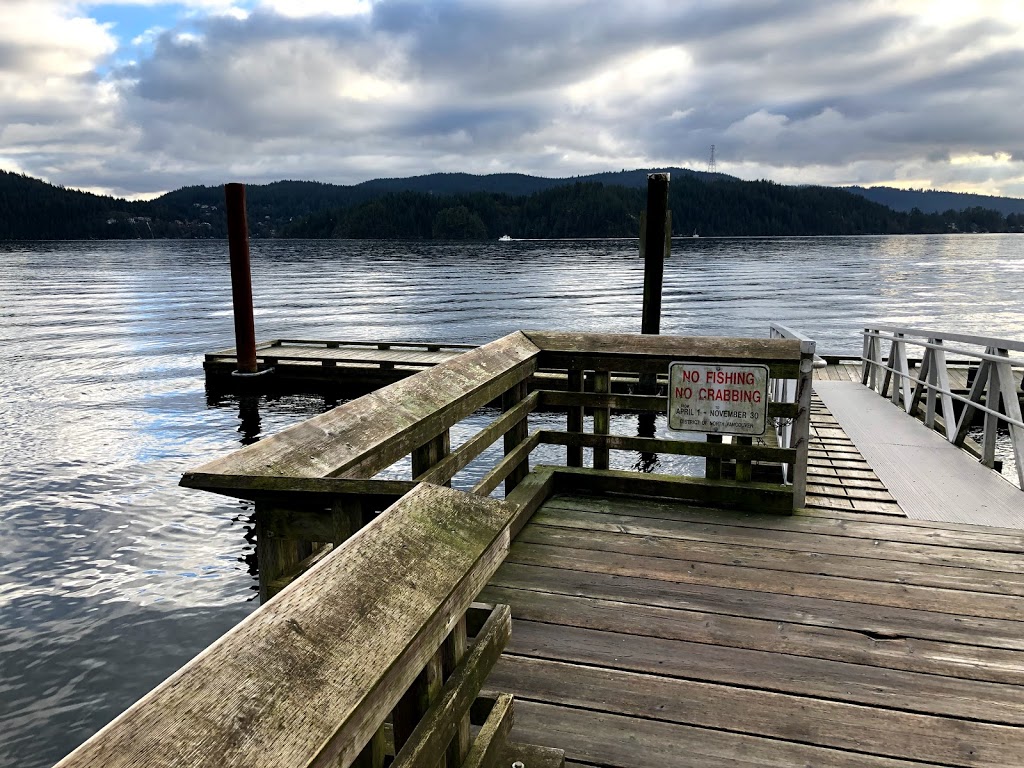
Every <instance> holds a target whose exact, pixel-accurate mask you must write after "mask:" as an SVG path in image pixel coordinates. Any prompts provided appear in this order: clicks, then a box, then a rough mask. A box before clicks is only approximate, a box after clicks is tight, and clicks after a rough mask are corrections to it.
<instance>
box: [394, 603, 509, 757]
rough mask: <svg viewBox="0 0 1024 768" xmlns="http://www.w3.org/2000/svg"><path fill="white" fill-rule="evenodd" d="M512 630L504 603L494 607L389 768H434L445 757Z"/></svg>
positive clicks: (507, 608) (507, 609)
mask: <svg viewBox="0 0 1024 768" xmlns="http://www.w3.org/2000/svg"><path fill="white" fill-rule="evenodd" d="M511 632H512V612H511V610H510V609H509V607H508V606H507V605H498V606H496V607H495V609H494V611H493V613H492V614H491V616H490V618H488V619H487V621H486V623H485V624H484V626H483V628H482V629H481V631H480V634H479V635H478V636H477V640H476V642H475V643H474V644H473V649H472V650H471V651H470V652H469V653H468V654H467V655H466V656H465V657H464V658H463V661H462V663H461V664H460V665H459V666H458V667H457V668H456V669H455V672H454V674H453V675H452V677H451V678H449V679H448V681H447V682H446V683H445V685H444V688H443V689H442V691H441V692H440V694H439V696H438V697H437V700H436V701H435V702H434V703H433V704H432V705H431V707H430V709H429V710H428V711H427V712H426V714H425V715H424V717H423V718H422V719H421V720H420V722H419V724H418V725H417V726H416V728H415V730H414V731H413V732H412V734H411V735H410V737H409V739H408V741H407V742H406V743H405V745H404V746H403V747H402V748H401V749H400V750H399V751H398V754H397V755H396V756H395V761H394V762H393V763H392V768H435V766H437V764H438V762H439V761H441V760H442V759H444V758H445V756H446V751H447V746H448V742H449V741H451V740H452V738H454V737H455V736H456V734H457V731H458V725H459V723H460V722H461V721H462V719H463V718H464V717H468V715H469V709H470V706H471V705H472V703H473V701H474V700H475V699H476V697H477V694H478V693H480V689H481V688H482V687H483V685H484V681H485V680H486V679H487V674H488V673H489V672H490V671H491V669H492V668H493V667H494V664H495V662H497V660H498V657H499V656H501V651H502V649H503V648H504V647H505V644H506V643H507V642H508V638H509V636H510V635H511ZM467 723H468V721H467ZM470 749H471V748H470ZM468 751H469V750H467V752H468ZM451 768H456V766H452V767H451Z"/></svg>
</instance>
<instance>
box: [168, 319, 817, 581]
mask: <svg viewBox="0 0 1024 768" xmlns="http://www.w3.org/2000/svg"><path fill="white" fill-rule="evenodd" d="M812 354H813V344H810V346H808V343H807V342H799V341H792V340H769V339H727V338H704V337H694V338H677V337H670V336H636V335H607V334H570V333H550V332H525V333H524V332H516V333H513V334H511V335H509V336H506V337H504V338H502V339H499V340H497V341H494V342H491V343H490V344H487V345H485V346H483V347H479V348H477V349H473V350H470V351H467V352H465V353H463V354H461V355H459V356H458V357H455V358H453V359H451V360H449V361H447V362H445V363H442V364H440V365H438V366H436V367H434V368H430V369H428V370H426V371H423V372H421V373H419V374H417V375H416V376H414V377H411V378H408V379H405V380H402V381H400V382H397V383H395V384H392V385H390V386H388V387H385V388H383V389H380V390H377V391H375V392H372V393H370V394H368V395H366V396H364V397H361V398H359V399H357V400H353V401H351V402H349V403H347V404H345V405H343V406H340V407H338V408H335V409H334V410H332V411H330V412H328V413H325V414H321V415H320V416H317V417H314V418H312V419H309V420H308V421H306V422H303V423H302V424H298V425H296V426H294V427H291V428H290V429H287V430H285V431H283V432H281V433H280V434H279V435H276V436H273V437H270V438H268V439H266V440H263V441H261V442H259V443H257V444H255V445H252V446H249V447H247V448H244V449H242V450H240V451H238V452H236V453H234V454H232V455H230V456H227V457H225V458H223V459H219V460H217V461H214V462H211V463H209V464H207V465H205V466H203V467H200V468H198V469H196V470H194V471H192V472H189V473H187V474H186V475H185V476H184V478H183V479H182V484H183V485H186V486H190V487H196V488H203V489H206V490H210V491H216V492H219V493H225V494H229V495H233V496H237V497H240V498H246V499H251V500H253V501H255V503H256V513H255V525H256V539H257V546H258V549H257V560H258V568H259V583H260V592H261V597H262V598H263V599H267V598H269V597H271V596H272V595H273V594H275V593H276V592H277V591H278V590H279V589H281V588H282V587H283V586H284V585H286V584H287V583H288V581H289V580H290V579H291V578H293V577H294V575H295V574H297V573H301V572H303V571H304V570H306V569H308V568H309V567H312V566H313V565H315V564H316V562H317V561H318V560H319V559H320V558H322V557H323V556H324V553H325V552H326V551H329V549H330V547H331V546H333V545H337V544H338V543H340V542H342V541H344V540H345V539H346V538H347V537H348V536H350V535H351V534H352V533H353V532H354V531H356V530H358V529H359V528H360V527H361V526H362V525H365V524H366V523H367V522H368V521H369V520H371V519H373V518H374V516H375V515H376V514H377V513H378V512H379V510H382V509H383V508H384V507H386V506H387V505H388V504H390V503H391V502H393V501H394V500H395V499H397V498H398V497H400V496H401V495H402V494H403V493H405V492H407V491H408V490H409V489H410V488H411V487H412V486H413V485H414V483H416V482H429V483H434V484H450V483H451V482H452V480H453V478H457V477H458V476H459V473H460V472H462V471H463V470H464V469H465V468H466V467H467V466H468V465H469V464H470V463H471V462H473V461H474V460H476V459H477V458H478V457H480V455H481V454H482V453H483V452H484V451H485V450H486V449H487V448H488V447H490V446H491V445H492V444H494V443H495V442H496V441H497V440H499V439H502V440H503V443H504V455H503V457H502V458H501V459H500V460H499V461H497V462H496V463H495V464H494V466H492V467H490V468H489V470H488V471H487V472H486V473H485V474H484V475H483V477H482V478H480V479H479V480H478V481H476V482H475V483H474V484H473V486H472V488H471V489H470V492H471V493H473V494H476V495H482V496H487V495H489V494H491V493H492V492H493V491H494V490H495V489H496V488H498V486H499V485H501V484H502V483H503V482H504V484H505V488H504V490H505V495H506V497H507V498H509V499H510V500H511V501H512V502H513V503H515V504H517V505H518V506H519V507H520V509H521V513H520V515H519V517H517V519H516V520H515V521H514V522H513V531H514V532H515V531H517V530H518V529H519V527H521V525H522V524H523V522H524V521H525V520H526V519H527V518H528V517H529V515H530V514H532V512H533V511H534V510H535V509H536V508H537V506H539V504H540V503H541V502H542V501H543V498H544V496H545V494H548V493H550V492H552V489H553V488H555V487H556V485H560V486H563V487H564V486H579V485H581V484H586V485H587V486H588V487H592V488H594V489H595V490H628V491H631V492H634V493H653V494H658V495H664V496H675V497H677V498H683V499H688V500H691V501H694V502H696V503H701V504H708V505H715V504H718V505H733V506H737V505H747V506H750V507H756V508H761V509H765V510H772V511H776V512H788V511H790V510H792V508H793V506H794V505H796V506H801V505H802V504H803V493H804V475H805V466H806V455H807V440H806V435H807V431H808V424H809V396H810V387H809V384H810V365H811V355H812ZM675 360H691V361H695V362H702V363H713V362H719V363H737V362H746V363H754V362H756V363H764V364H766V365H768V366H769V369H770V373H771V375H772V376H773V377H775V378H781V379H793V380H801V381H804V382H806V385H807V386H804V387H801V388H800V389H799V391H798V392H797V393H796V397H794V399H793V400H790V401H788V402H772V403H771V404H770V405H769V408H768V415H769V417H770V418H774V419H783V420H788V421H790V422H792V423H793V424H794V425H795V427H794V428H795V429H796V432H795V433H794V435H795V436H794V437H793V438H792V439H791V442H790V443H788V444H787V445H786V446H784V447H777V446H775V445H772V444H764V445H752V444H751V441H750V439H749V438H748V439H747V440H743V439H736V440H735V441H733V442H732V443H723V442H721V438H720V437H719V439H718V442H716V441H715V440H714V439H713V437H712V438H710V439H708V440H707V441H705V440H697V439H692V438H686V437H685V436H683V437H679V438H674V439H658V438H654V437H644V436H626V435H613V434H610V432H611V430H610V425H611V414H612V412H614V411H629V412H634V413H637V412H639V413H645V412H646V413H664V412H665V411H666V408H667V398H666V397H665V396H663V395H629V394H613V393H612V392H611V387H610V382H611V380H612V378H613V377H632V379H633V380H636V377H638V376H640V375H650V374H658V373H662V374H663V373H665V372H666V371H667V370H668V365H669V363H670V362H673V361H675ZM541 368H543V369H544V370H545V371H562V372H564V373H563V376H562V379H561V380H562V381H567V382H568V389H567V391H561V390H559V391H556V390H537V391H534V392H531V393H529V394H527V382H528V380H529V379H530V377H531V376H533V374H535V373H536V372H537V371H538V370H539V369H541ZM803 368H806V370H803ZM551 380H552V379H550V378H549V379H538V380H537V381H551ZM494 403H500V405H501V409H502V410H501V412H500V414H499V415H496V416H495V417H493V420H492V421H491V422H490V423H489V424H487V426H485V427H484V428H483V429H481V430H480V431H479V432H478V433H477V434H476V435H474V436H473V437H471V438H470V439H468V440H466V441H465V442H464V443H463V444H462V445H461V446H459V447H458V448H457V449H456V450H451V445H450V438H449V433H450V430H451V428H452V427H453V426H455V425H456V424H458V423H459V422H461V421H463V420H464V419H466V417H468V416H469V415H470V414H473V413H476V412H478V411H480V409H482V408H483V407H484V406H487V405H488V404H494ZM538 408H544V409H546V410H551V409H564V410H565V412H566V422H567V423H566V430H565V431H558V430H550V429H545V430H535V431H533V432H531V431H530V429H529V423H528V416H529V414H530V413H531V412H533V411H534V410H536V409H538ZM586 411H589V412H590V413H592V414H593V432H592V433H585V432H584V431H583V425H584V414H585V412H586ZM489 412H490V413H494V412H493V411H489ZM772 442H774V441H772ZM542 444H548V445H564V446H566V466H565V467H546V468H541V470H540V471H537V472H534V473H530V465H529V462H530V455H531V453H532V452H533V451H534V450H535V449H536V448H537V446H539V445H542ZM585 448H589V449H591V451H592V455H593V470H587V471H586V472H584V471H582V464H583V455H584V449H585ZM612 451H639V452H644V453H649V454H674V455H689V456H701V457H704V458H705V460H706V466H707V472H706V474H707V477H706V478H691V477H678V476H666V475H654V474H640V473H637V472H624V471H615V470H611V469H610V466H611V461H610V455H611V452H612ZM402 460H407V461H408V462H409V464H410V465H411V469H410V470H409V477H408V479H407V480H394V479H381V478H380V477H379V476H378V475H379V473H381V471H382V470H385V469H388V468H389V467H392V465H394V464H395V463H396V462H399V461H402ZM755 462H760V463H762V466H763V465H765V464H766V463H770V464H774V466H776V467H778V466H779V465H786V466H795V467H796V468H797V469H796V471H794V472H793V482H792V485H789V486H786V485H784V484H783V483H782V474H781V470H779V471H778V473H777V475H776V477H775V482H764V479H765V478H764V477H763V476H761V477H758V478H756V479H755V478H754V477H753V474H754V473H753V472H752V463H755ZM594 470H596V472H595V471H594ZM477 471H479V469H478V468H477ZM521 485H522V486H523V487H520V486H521Z"/></svg>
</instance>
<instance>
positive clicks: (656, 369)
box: [523, 331, 802, 378]
mask: <svg viewBox="0 0 1024 768" xmlns="http://www.w3.org/2000/svg"><path fill="white" fill-rule="evenodd" d="M523 334H524V335H525V336H526V337H527V338H528V339H529V340H530V341H531V342H533V343H534V344H535V345H536V346H537V347H538V348H539V349H540V352H541V354H540V363H539V365H540V367H541V368H561V369H586V370H594V371H596V370H604V371H612V372H615V373H665V372H666V371H667V370H668V364H669V363H671V362H674V361H676V360H692V361H694V362H723V363H726V362H758V363H762V364H764V365H767V366H768V367H769V368H770V369H771V375H772V376H773V377H783V376H791V377H792V378H796V374H797V373H798V369H799V363H800V356H801V343H802V342H800V341H798V340H793V339H760V338H729V337H718V336H651V335H646V336H645V335H642V334H627V333H568V332H558V331H523Z"/></svg>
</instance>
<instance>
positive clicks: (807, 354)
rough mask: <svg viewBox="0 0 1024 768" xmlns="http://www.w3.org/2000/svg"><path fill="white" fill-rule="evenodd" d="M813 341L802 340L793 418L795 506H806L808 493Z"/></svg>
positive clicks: (797, 507)
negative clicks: (794, 417) (794, 415)
mask: <svg viewBox="0 0 1024 768" xmlns="http://www.w3.org/2000/svg"><path fill="white" fill-rule="evenodd" d="M814 348H815V344H814V342H813V341H801V342H800V374H799V378H798V379H797V382H796V419H794V420H793V432H792V435H793V437H792V446H791V447H792V448H795V449H796V466H795V467H794V468H793V508H794V509H800V508H802V507H803V506H804V500H805V497H806V494H807V456H808V449H809V447H810V438H811V387H812V384H813V378H814Z"/></svg>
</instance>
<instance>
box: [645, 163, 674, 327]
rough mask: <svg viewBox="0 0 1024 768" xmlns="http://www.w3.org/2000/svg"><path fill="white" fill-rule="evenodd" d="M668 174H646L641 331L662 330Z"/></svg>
mask: <svg viewBox="0 0 1024 768" xmlns="http://www.w3.org/2000/svg"><path fill="white" fill-rule="evenodd" d="M668 181H669V174H667V173H650V174H648V175H647V230H646V233H645V235H646V236H645V238H644V239H645V240H646V244H647V247H646V248H645V249H644V310H643V319H642V322H641V326H640V332H641V333H654V334H657V333H660V332H661V284H662V281H663V278H664V275H665V219H666V218H667V216H668Z"/></svg>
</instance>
